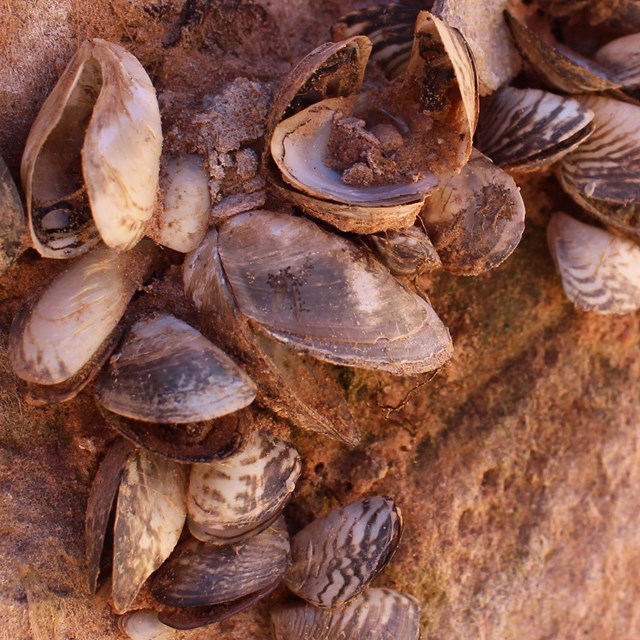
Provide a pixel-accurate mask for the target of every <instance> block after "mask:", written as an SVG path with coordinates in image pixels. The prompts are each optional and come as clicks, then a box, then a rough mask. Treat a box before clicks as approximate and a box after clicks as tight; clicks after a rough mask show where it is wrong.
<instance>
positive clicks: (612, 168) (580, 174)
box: [558, 95, 640, 237]
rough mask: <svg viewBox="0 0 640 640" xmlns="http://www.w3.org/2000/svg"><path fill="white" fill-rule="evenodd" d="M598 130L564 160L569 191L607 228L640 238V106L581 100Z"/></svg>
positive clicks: (562, 172)
mask: <svg viewBox="0 0 640 640" xmlns="http://www.w3.org/2000/svg"><path fill="white" fill-rule="evenodd" d="M579 99H580V102H581V103H582V104H583V105H584V106H585V107H587V108H588V109H591V110H592V111H593V112H594V114H595V116H594V122H595V125H596V130H595V132H594V133H593V135H592V136H591V137H590V138H589V139H588V140H586V141H585V142H584V143H583V144H581V145H580V146H579V147H578V148H577V149H575V150H574V151H572V152H571V153H569V154H568V155H567V156H565V157H564V159H563V160H562V162H561V163H560V165H559V167H558V177H559V179H560V182H561V184H562V186H563V188H564V190H565V191H566V192H567V193H568V194H569V195H570V196H571V197H572V198H573V199H574V200H575V201H576V202H577V203H578V204H580V205H581V206H582V207H584V208H585V209H587V210H588V211H589V212H590V213H591V214H593V215H595V216H596V217H597V218H599V219H600V220H602V221H603V222H604V223H605V224H607V225H609V226H612V227H615V228H616V229H619V230H620V231H622V232H623V233H625V234H627V235H630V236H635V237H640V172H639V171H638V167H640V106H635V105H631V104H627V103H625V102H620V101H618V100H614V99H612V98H606V97H603V96H593V95H589V96H581V97H580V98H579Z"/></svg>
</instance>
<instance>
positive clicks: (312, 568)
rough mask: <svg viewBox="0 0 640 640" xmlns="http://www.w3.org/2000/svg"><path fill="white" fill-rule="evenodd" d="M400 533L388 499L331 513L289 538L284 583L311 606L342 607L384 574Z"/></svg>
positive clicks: (368, 500) (396, 511) (396, 514)
mask: <svg viewBox="0 0 640 640" xmlns="http://www.w3.org/2000/svg"><path fill="white" fill-rule="evenodd" d="M401 533H402V516H401V514H400V511H399V509H397V508H396V506H395V504H394V502H393V500H391V499H390V498H385V497H379V496H376V497H373V498H364V499H363V500H358V501H356V502H353V503H351V504H350V505H347V506H346V507H343V508H341V509H335V510H334V511H331V512H330V513H329V514H328V515H326V516H325V517H323V518H318V519H317V520H314V521H313V522H312V523H311V524H310V525H308V526H307V527H305V528H304V529H302V531H300V532H299V533H298V534H297V535H296V536H294V538H293V539H292V541H291V558H292V565H291V569H290V570H289V572H288V573H287V575H286V576H285V584H286V585H287V587H288V588H289V589H290V590H291V591H293V593H295V594H296V595H297V596H299V597H300V598H302V599H303V600H306V601H307V602H309V603H311V604H313V605H315V606H318V607H335V606H338V605H341V604H344V603H345V602H348V601H349V600H351V599H352V598H354V597H355V596H357V595H358V594H359V593H360V592H361V591H362V590H363V589H365V588H366V587H367V585H368V584H370V583H371V581H372V580H373V579H374V578H375V577H376V576H377V575H378V574H379V573H380V572H381V571H382V570H383V569H384V567H385V566H386V565H387V563H388V562H389V560H390V559H391V557H392V556H393V554H394V552H395V550H396V547H397V545H398V542H399V541H400V535H401Z"/></svg>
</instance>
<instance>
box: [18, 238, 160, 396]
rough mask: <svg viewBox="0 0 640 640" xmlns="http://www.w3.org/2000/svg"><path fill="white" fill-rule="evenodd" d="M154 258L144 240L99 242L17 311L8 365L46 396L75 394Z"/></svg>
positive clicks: (100, 358) (110, 342)
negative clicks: (116, 244)
mask: <svg viewBox="0 0 640 640" xmlns="http://www.w3.org/2000/svg"><path fill="white" fill-rule="evenodd" d="M151 259H152V254H151V247H149V246H147V245H146V243H145V244H143V245H140V247H139V248H137V249H136V251H134V252H130V253H128V254H121V253H118V252H116V251H115V250H113V249H110V248H108V247H105V246H100V247H97V248H96V249H94V250H93V251H92V252H91V253H90V254H88V255H86V256H83V257H82V258H80V259H79V260H78V261H77V262H74V263H73V264H72V265H71V266H70V267H69V268H68V269H67V270H66V271H65V272H64V273H62V274H61V275H59V276H57V277H56V278H55V279H54V280H53V281H52V282H51V283H50V284H49V286H48V287H47V288H46V289H45V290H44V291H43V292H42V293H41V294H40V295H39V296H38V297H37V298H35V299H33V300H31V301H30V302H28V303H27V304H26V305H25V306H24V307H23V308H22V309H21V310H20V311H19V313H18V314H17V316H16V317H15V319H14V321H13V325H12V327H11V332H10V336H9V355H10V358H11V367H12V368H13V371H14V372H15V373H16V375H17V376H18V377H20V378H22V379H23V380H25V381H26V382H27V383H31V384H32V385H42V387H41V388H40V390H39V391H37V393H39V394H40V395H42V396H43V397H44V399H45V400H48V401H60V400H66V399H68V398H70V397H73V396H74V395H75V394H76V393H77V392H78V390H79V389H80V388H82V386H83V385H84V384H86V382H87V380H88V377H89V376H90V375H91V374H93V373H95V371H97V369H98V368H99V367H100V366H101V365H102V363H103V362H104V360H105V359H106V357H107V356H108V355H109V353H110V351H111V349H112V348H113V347H114V345H115V341H116V339H117V337H118V336H117V333H115V331H116V328H117V326H118V323H119V321H120V318H121V317H122V315H123V314H124V311H125V309H126V308H127V305H128V303H129V300H130V299H131V296H132V295H133V294H134V292H135V290H136V288H137V286H138V285H139V284H140V282H141V281H142V279H143V274H144V273H145V271H146V270H147V269H148V267H149V264H150V262H151Z"/></svg>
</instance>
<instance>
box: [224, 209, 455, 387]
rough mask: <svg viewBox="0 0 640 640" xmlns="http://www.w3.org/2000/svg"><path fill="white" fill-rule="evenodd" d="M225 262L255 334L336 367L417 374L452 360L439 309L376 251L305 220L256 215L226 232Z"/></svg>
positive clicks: (226, 227)
mask: <svg viewBox="0 0 640 640" xmlns="http://www.w3.org/2000/svg"><path fill="white" fill-rule="evenodd" d="M218 250H219V252H220V260H221V263H222V268H223V270H224V273H225V276H226V278H227V280H228V283H229V287H230V289H231V292H232V295H233V297H234V299H235V301H236V303H237V306H238V309H239V310H240V312H241V313H242V314H243V315H244V316H246V317H248V318H249V319H250V320H251V321H252V322H253V324H254V325H255V327H256V329H258V330H260V331H262V332H264V333H265V334H266V335H268V336H270V337H272V338H274V339H276V340H278V341H280V342H283V343H284V344H287V345H289V346H291V347H292V348H294V349H297V350H299V351H301V352H303V353H306V354H310V355H313V356H314V357H316V358H319V359H321V360H324V361H326V362H331V363H333V364H344V365H347V366H352V367H362V368H366V369H379V370H384V371H390V372H391V373H396V374H398V375H414V374H418V373H423V372H426V371H430V370H433V369H435V368H437V367H439V366H441V365H442V364H444V362H446V361H447V360H448V359H449V358H450V357H451V354H452V346H451V338H450V337H449V333H448V331H447V329H446V327H445V326H444V325H443V324H442V322H441V321H440V319H439V318H438V316H437V315H436V314H435V312H434V311H433V309H432V308H431V306H430V305H429V304H428V303H427V302H426V301H424V300H423V299H422V298H420V297H419V296H417V295H416V294H414V293H412V292H411V291H409V290H408V289H406V288H404V287H403V286H402V285H401V284H400V283H399V282H398V281H397V280H396V279H395V278H393V277H392V276H391V274H390V273H389V272H388V271H387V270H386V269H385V268H384V267H383V266H382V265H381V264H380V263H378V262H377V261H375V260H374V259H372V258H371V257H370V255H369V254H368V252H366V251H363V250H362V249H360V248H358V247H357V246H355V245H353V244H352V243H350V242H349V241H347V240H345V239H343V238H341V237H339V236H337V235H335V234H331V233H329V232H327V231H324V230H323V229H321V228H320V227H318V226H317V225H315V224H314V223H313V222H311V221H309V220H306V219H304V218H296V217H292V216H288V215H283V214H278V213H274V212H271V211H254V212H249V213H244V214H240V215H238V216H235V217H234V218H232V219H230V220H228V221H227V222H226V223H225V224H224V225H222V227H221V228H220V230H219V246H218Z"/></svg>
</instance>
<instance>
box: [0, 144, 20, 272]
mask: <svg viewBox="0 0 640 640" xmlns="http://www.w3.org/2000/svg"><path fill="white" fill-rule="evenodd" d="M25 231H26V225H25V221H24V210H23V208H22V202H21V201H20V195H19V194H18V189H17V188H16V184H15V182H14V181H13V178H12V177H11V174H10V173H9V169H8V168H7V165H6V164H5V162H4V159H3V158H2V156H0V277H1V276H2V274H3V273H4V272H5V271H6V270H7V269H8V268H9V267H10V266H11V265H12V264H13V262H14V260H15V259H16V258H17V257H18V256H19V255H20V252H21V251H22V249H23V236H24V233H25Z"/></svg>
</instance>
